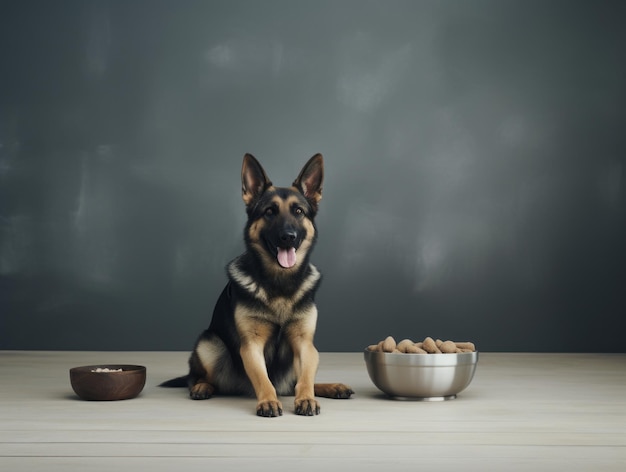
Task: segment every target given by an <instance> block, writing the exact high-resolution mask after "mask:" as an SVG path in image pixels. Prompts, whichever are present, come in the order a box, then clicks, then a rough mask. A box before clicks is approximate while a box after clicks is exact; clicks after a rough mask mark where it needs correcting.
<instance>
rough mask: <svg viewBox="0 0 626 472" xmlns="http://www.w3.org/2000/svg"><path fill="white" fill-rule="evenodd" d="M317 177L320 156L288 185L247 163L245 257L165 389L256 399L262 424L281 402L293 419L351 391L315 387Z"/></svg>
mask: <svg viewBox="0 0 626 472" xmlns="http://www.w3.org/2000/svg"><path fill="white" fill-rule="evenodd" d="M323 178H324V160H323V157H322V155H321V154H316V155H314V156H313V157H312V158H311V159H309V160H308V162H307V163H306V164H305V165H304V167H303V168H302V170H301V171H300V174H299V175H298V177H297V178H296V180H294V182H293V184H292V186H291V187H275V186H274V185H273V184H272V182H271V181H270V179H269V178H268V177H267V174H266V173H265V170H264V169H263V167H262V166H261V164H260V163H259V161H257V159H256V158H255V157H254V156H252V155H251V154H246V155H245V156H244V158H243V165H242V169H241V183H242V197H243V201H244V204H245V207H246V212H247V215H248V220H247V223H246V225H245V229H244V242H245V252H244V253H243V254H241V255H240V256H238V257H237V258H235V259H234V260H232V261H231V262H230V263H229V264H228V265H227V267H226V272H227V275H228V283H227V285H226V287H225V288H224V290H223V291H222V293H221V295H220V297H219V298H218V300H217V303H216V305H215V308H214V311H213V317H212V319H211V322H210V325H209V327H208V329H206V330H205V331H204V332H203V333H202V334H201V335H200V336H199V338H198V340H197V342H196V344H195V347H194V349H193V351H192V353H191V356H190V358H189V374H188V375H186V376H183V377H179V378H177V379H172V380H171V381H168V382H164V383H163V384H161V385H162V386H165V387H171V386H184V385H187V387H188V388H189V395H190V397H191V398H192V399H194V400H203V399H208V398H211V396H213V395H215V394H222V395H250V396H253V395H255V396H256V399H257V405H256V413H257V415H258V416H263V417H276V416H281V415H282V414H283V406H282V403H281V402H280V400H279V399H278V396H279V395H281V396H282V395H285V396H295V400H294V407H295V408H294V411H295V413H296V414H297V415H304V416H313V415H317V414H319V413H320V404H319V402H318V401H317V400H316V398H315V397H316V396H317V397H327V398H342V399H345V398H350V397H351V396H352V395H353V394H354V391H353V390H352V388H350V386H348V385H345V384H342V383H325V384H319V383H318V384H316V383H314V380H315V375H316V373H317V368H318V363H319V353H318V351H317V349H316V348H315V345H314V343H313V337H314V334H315V328H316V322H317V315H318V313H317V308H316V305H315V301H314V297H315V293H316V291H317V289H318V287H319V284H320V280H321V275H320V272H319V271H318V270H317V268H316V267H315V266H314V265H313V264H311V263H310V262H309V257H310V255H311V251H312V250H313V247H314V245H315V242H316V240H317V227H316V225H315V215H316V214H317V211H318V205H319V202H320V200H321V198H322V182H323Z"/></svg>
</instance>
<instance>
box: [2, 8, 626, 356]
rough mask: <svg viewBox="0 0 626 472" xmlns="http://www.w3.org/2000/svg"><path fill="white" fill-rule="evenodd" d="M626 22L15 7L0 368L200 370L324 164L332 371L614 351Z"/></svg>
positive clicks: (390, 12) (9, 20)
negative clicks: (204, 334) (269, 222)
mask: <svg viewBox="0 0 626 472" xmlns="http://www.w3.org/2000/svg"><path fill="white" fill-rule="evenodd" d="M625 6H626V3H624V2H621V1H615V2H608V1H588V2H577V1H569V0H565V1H556V0H553V1H551V0H541V1H532V0H520V1H506V0H476V1H470V0H467V1H465V0H459V1H416V0H410V1H390V0H385V1H382V0H381V1H364V0H343V1H341V0H333V1H320V0H318V1H306V2H305V1H269V0H268V1H248V2H243V1H225V2H217V1H202V2H200V1H198V2H194V1H168V2H165V1H152V0H146V1H55V2H52V1H41V2H35V1H25V0H20V1H6V0H5V1H3V2H2V3H1V4H0V61H1V62H0V67H1V74H0V349H96V350H117V349H129V350H134V349H141V350H144V349H146V350H171V349H176V350H187V349H190V348H191V345H192V344H193V342H194V340H195V337H196V335H197V334H198V333H199V332H200V330H201V329H203V328H204V327H205V326H206V325H207V324H208V322H209V318H210V314H211V311H212V307H213V303H214V302H215V300H216V297H217V295H218V294H219V292H220V291H221V289H222V287H223V285H224V283H225V275H224V265H225V264H226V263H227V262H228V261H229V260H230V259H231V258H233V257H234V256H236V255H237V254H238V253H240V252H241V250H242V248H243V243H242V228H243V223H244V216H245V215H244V207H243V203H242V201H241V197H240V182H239V175H240V168H241V159H242V156H243V154H244V153H245V152H251V153H253V154H255V155H256V156H257V157H258V158H259V160H260V161H261V162H262V163H263V165H264V166H265V168H266V170H267V171H268V173H269V175H270V177H271V178H272V179H273V180H274V182H275V183H277V184H289V183H291V181H292V180H293V178H294V177H295V176H296V174H297V172H298V171H299V170H300V168H301V166H302V165H303V164H304V162H305V161H306V159H308V158H309V157H310V156H312V155H313V154H314V153H316V152H321V153H323V154H324V155H325V158H326V183H325V187H324V190H325V194H324V199H323V201H322V205H321V209H320V214H319V218H318V226H319V230H320V240H319V244H318V246H317V248H316V251H315V253H314V257H313V260H314V262H315V263H316V265H317V266H318V267H319V268H320V270H321V271H322V272H323V273H324V276H325V279H324V282H323V285H322V287H321V290H320V292H319V296H318V304H319V308H320V320H319V324H318V335H317V344H318V347H319V349H320V350H323V351H331V350H332V351H356V350H360V349H362V348H363V347H365V346H366V345H368V344H370V343H373V342H376V341H378V340H379V339H382V338H383V337H385V336H387V335H389V334H391V335H393V336H395V337H397V338H403V337H412V338H414V339H421V338H423V337H425V336H433V337H442V338H452V339H456V340H466V339H469V340H473V341H475V342H476V343H477V344H478V347H479V348H480V349H481V350H484V351H500V350H501V351H608V352H610V351H614V352H624V350H625V348H626V343H625V342H624V340H623V338H624V335H623V329H622V326H623V321H622V318H623V317H624V313H626V301H625V300H626V298H625V296H624V294H623V293H622V292H623V288H624V285H625V284H624V281H625V280H626V260H625V259H626V258H625V255H626V248H625V241H626V183H625V153H626V140H625V136H626V133H625V130H624V124H625V121H626V120H625V118H626V116H625V115H626V111H625V110H626V107H625V105H626V93H625V84H626V56H625V47H626V46H625V45H626V28H624V24H625V22H626V7H625Z"/></svg>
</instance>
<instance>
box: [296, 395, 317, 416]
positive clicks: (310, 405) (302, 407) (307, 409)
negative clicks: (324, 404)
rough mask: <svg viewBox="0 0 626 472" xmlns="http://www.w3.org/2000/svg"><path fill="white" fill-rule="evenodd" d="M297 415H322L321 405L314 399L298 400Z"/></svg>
mask: <svg viewBox="0 0 626 472" xmlns="http://www.w3.org/2000/svg"><path fill="white" fill-rule="evenodd" d="M295 405H296V415H302V416H313V415H319V414H320V404H319V403H318V402H317V400H315V399H314V398H304V399H297V400H296V402H295Z"/></svg>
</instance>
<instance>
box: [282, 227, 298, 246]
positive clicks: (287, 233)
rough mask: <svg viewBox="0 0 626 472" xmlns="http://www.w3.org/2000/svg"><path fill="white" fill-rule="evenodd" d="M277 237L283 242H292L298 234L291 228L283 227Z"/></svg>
mask: <svg viewBox="0 0 626 472" xmlns="http://www.w3.org/2000/svg"><path fill="white" fill-rule="evenodd" d="M278 237H279V238H280V241H281V242H283V243H293V242H294V241H295V240H296V238H297V237H298V234H297V233H296V232H295V231H294V230H293V229H284V230H282V231H281V232H280V234H279V235H278Z"/></svg>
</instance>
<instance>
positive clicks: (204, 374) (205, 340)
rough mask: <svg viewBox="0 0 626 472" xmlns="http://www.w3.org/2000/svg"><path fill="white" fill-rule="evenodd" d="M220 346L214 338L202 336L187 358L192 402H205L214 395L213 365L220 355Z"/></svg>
mask: <svg viewBox="0 0 626 472" xmlns="http://www.w3.org/2000/svg"><path fill="white" fill-rule="evenodd" d="M220 347H221V344H220V343H219V342H217V341H216V338H211V337H210V336H203V337H201V338H200V339H199V341H198V343H197V344H196V347H195V349H194V351H193V352H192V354H191V357H190V358H189V376H188V379H187V381H188V387H189V396H190V397H191V398H192V399H193V400H206V399H208V398H211V397H212V396H213V394H214V393H215V390H216V387H215V384H214V382H213V380H212V379H213V375H214V371H215V365H216V364H217V362H218V361H219V357H220V355H221V354H222V349H220Z"/></svg>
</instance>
